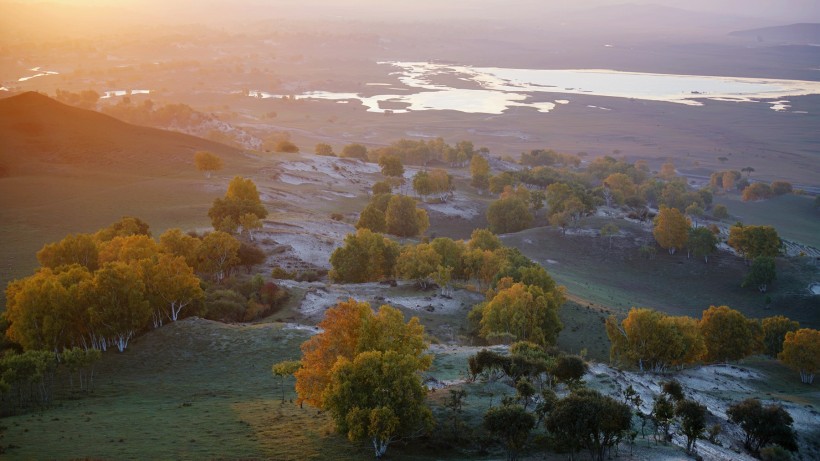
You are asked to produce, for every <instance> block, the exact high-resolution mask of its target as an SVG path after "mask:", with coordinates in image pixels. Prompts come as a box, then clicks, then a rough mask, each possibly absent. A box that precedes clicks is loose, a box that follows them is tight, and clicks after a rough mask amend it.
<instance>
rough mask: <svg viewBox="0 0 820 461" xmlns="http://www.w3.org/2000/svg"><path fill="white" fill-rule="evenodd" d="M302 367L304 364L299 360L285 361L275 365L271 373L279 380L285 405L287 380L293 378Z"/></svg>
mask: <svg viewBox="0 0 820 461" xmlns="http://www.w3.org/2000/svg"><path fill="white" fill-rule="evenodd" d="M301 366H302V362H300V361H298V360H285V361H283V362H278V363H274V364H273V366H272V367H271V373H273V375H274V376H276V377H278V378H279V387H280V388H281V389H282V403H285V378H286V377H288V376H293V374H294V373H296V370H298V369H299V368H300V367H301Z"/></svg>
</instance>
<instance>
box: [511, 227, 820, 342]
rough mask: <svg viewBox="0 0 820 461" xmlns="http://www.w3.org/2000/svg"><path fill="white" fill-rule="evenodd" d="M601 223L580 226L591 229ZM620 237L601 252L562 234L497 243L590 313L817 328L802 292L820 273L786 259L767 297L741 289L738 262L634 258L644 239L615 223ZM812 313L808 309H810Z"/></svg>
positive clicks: (532, 234)
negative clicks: (655, 313)
mask: <svg viewBox="0 0 820 461" xmlns="http://www.w3.org/2000/svg"><path fill="white" fill-rule="evenodd" d="M603 222H604V221H603V220H600V219H597V218H596V219H591V220H588V221H587V222H586V223H585V224H584V226H587V227H591V228H593V229H598V228H600V226H601V225H602V224H603ZM616 223H617V224H618V226H620V227H621V229H622V234H621V236H619V237H616V238H615V239H613V242H614V243H613V249H612V250H608V249H607V243H606V240H604V239H601V238H600V237H586V236H580V235H561V233H560V232H559V231H557V230H554V229H551V228H534V229H529V230H526V231H523V232H520V233H517V234H511V235H506V236H504V237H502V240H503V241H504V242H505V243H506V244H507V245H511V246H514V247H517V248H519V249H520V250H521V251H522V252H523V253H524V254H525V255H527V256H529V257H530V258H532V259H534V260H535V261H538V262H539V263H541V264H542V265H543V266H544V267H545V268H546V269H547V271H549V273H550V274H551V275H552V276H553V278H555V280H556V281H557V282H558V283H559V284H562V285H564V286H566V287H567V289H568V291H569V293H570V294H572V295H575V296H577V297H580V298H582V299H585V300H588V301H590V302H591V303H593V304H592V306H591V307H592V308H600V307H608V308H612V309H613V310H615V311H616V312H620V313H622V314H625V313H626V312H627V311H628V310H629V309H630V308H632V307H652V308H655V309H658V310H662V311H666V312H670V313H673V314H675V315H688V316H692V317H696V318H700V316H701V313H702V312H703V310H705V309H707V308H708V307H709V306H710V305H723V304H726V305H729V306H730V307H732V308H735V309H738V310H740V311H742V312H743V313H744V314H745V315H747V316H750V317H756V318H763V317H769V316H772V315H778V314H782V315H785V316H787V317H790V318H792V319H795V320H798V321H799V322H800V323H801V324H802V325H804V326H807V327H813V328H817V327H818V326H820V311H818V310H817V309H816V307H817V306H818V304H820V300H818V299H817V296H809V294H808V286H809V284H810V283H811V282H813V281H818V280H820V268H818V267H815V266H812V265H811V264H810V263H809V262H801V261H797V260H791V259H782V260H779V261H778V279H777V281H776V282H775V283H774V284H773V286H772V287H771V289H770V291H769V293H768V295H769V296H770V297H771V298H772V304H771V306H769V307H770V308H766V304H765V295H763V294H761V293H759V292H758V291H757V290H754V289H751V288H741V287H740V283H741V281H742V280H743V278H744V277H745V274H746V271H747V270H748V269H747V267H746V266H745V265H744V263H743V261H742V260H740V258H737V257H734V256H731V255H729V254H727V253H718V254H715V255H713V256H712V257H711V258H709V263H708V264H706V263H704V262H703V260H702V259H699V258H694V257H693V258H691V259H687V257H686V253H685V252H684V253H680V252H678V253H677V254H675V255H673V256H670V255H669V254H668V253H666V252H665V251H664V250H662V249H658V250H659V251H658V253H657V255H656V257H655V258H654V259H651V260H650V259H646V258H644V257H642V256H641V255H640V254H639V253H638V248H639V246H640V245H642V244H644V242H649V243H652V242H653V240H652V236H651V234H649V233H647V232H646V230H644V229H640V228H639V227H638V226H637V225H635V224H631V223H628V222H626V221H623V220H618V221H616ZM813 307H814V308H813Z"/></svg>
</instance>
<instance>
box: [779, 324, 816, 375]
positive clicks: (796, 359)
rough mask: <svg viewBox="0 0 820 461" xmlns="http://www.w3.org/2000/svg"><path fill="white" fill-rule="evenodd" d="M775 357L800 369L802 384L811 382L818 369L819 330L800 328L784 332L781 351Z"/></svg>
mask: <svg viewBox="0 0 820 461" xmlns="http://www.w3.org/2000/svg"><path fill="white" fill-rule="evenodd" d="M777 357H778V358H779V359H780V360H782V361H783V363H785V364H786V365H788V366H789V367H791V368H794V369H795V370H799V371H800V380H801V381H802V382H803V384H812V383H813V382H814V374H815V373H817V371H818V370H820V331H818V330H812V329H809V328H802V329H800V330H797V331H790V332H788V333H786V337H785V339H784V340H783V351H782V352H780V354H778V356H777Z"/></svg>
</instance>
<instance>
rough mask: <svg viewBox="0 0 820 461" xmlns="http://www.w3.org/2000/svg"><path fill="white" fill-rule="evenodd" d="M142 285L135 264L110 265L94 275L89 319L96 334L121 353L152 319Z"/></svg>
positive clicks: (111, 263) (106, 265)
mask: <svg viewBox="0 0 820 461" xmlns="http://www.w3.org/2000/svg"><path fill="white" fill-rule="evenodd" d="M145 290H146V288H145V283H144V282H143V281H142V277H141V275H140V273H139V271H138V270H137V268H136V267H135V266H134V265H129V264H126V263H123V262H119V261H116V262H110V263H106V264H105V265H104V266H102V267H101V268H100V269H99V270H98V271H96V272H95V273H94V280H93V296H92V297H91V303H90V306H89V316H90V321H91V324H92V325H93V328H94V331H95V334H97V335H99V336H100V337H101V338H105V339H107V340H108V341H110V342H111V343H112V344H114V345H115V346H116V347H117V350H119V351H120V352H123V351H124V350H125V349H126V348H127V347H128V342H129V341H130V340H131V338H133V337H134V335H135V334H136V333H138V332H139V331H140V330H141V329H142V328H144V327H145V326H146V325H147V324H148V320H149V319H150V318H151V306H150V304H149V303H148V300H147V299H146V296H145Z"/></svg>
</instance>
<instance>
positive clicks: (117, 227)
mask: <svg viewBox="0 0 820 461" xmlns="http://www.w3.org/2000/svg"><path fill="white" fill-rule="evenodd" d="M130 235H146V236H148V237H150V236H151V230H150V226H148V223H146V222H145V221H143V220H142V219H140V218H136V217H134V216H123V217H122V218H120V220H119V221H117V222H114V223H112V224H111V225H109V226H108V227H104V228H102V229H100V230H98V231H97V232H95V233H94V238H95V239H96V240H97V241H98V242H106V241H108V240H111V239H113V238H114V237H128V236H130Z"/></svg>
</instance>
